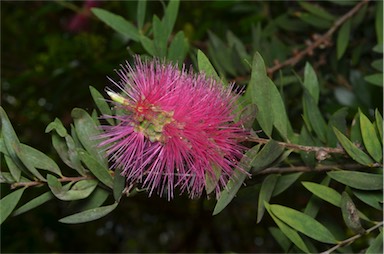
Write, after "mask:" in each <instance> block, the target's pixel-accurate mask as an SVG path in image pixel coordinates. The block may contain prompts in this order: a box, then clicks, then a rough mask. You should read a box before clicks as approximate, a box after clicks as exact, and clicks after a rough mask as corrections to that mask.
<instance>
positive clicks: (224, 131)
mask: <svg viewBox="0 0 384 254" xmlns="http://www.w3.org/2000/svg"><path fill="white" fill-rule="evenodd" d="M121 67H122V68H121V69H120V70H118V71H117V73H118V75H119V77H120V79H121V80H120V81H118V82H114V81H113V80H111V81H112V82H113V84H114V85H115V86H116V87H117V88H118V89H119V90H121V91H119V93H116V92H113V91H112V90H108V95H109V96H110V97H111V99H112V100H113V102H114V104H115V106H116V107H117V108H118V109H119V110H117V112H123V113H116V115H114V116H106V117H113V118H115V119H116V120H117V122H118V124H117V125H116V126H103V129H104V133H103V134H102V136H101V137H102V138H103V141H102V142H101V144H100V146H103V147H104V146H105V147H106V151H107V155H108V156H109V158H110V160H111V161H112V162H113V163H112V166H111V167H112V168H117V167H119V168H121V169H122V175H124V176H125V177H126V180H127V182H128V183H130V184H133V183H141V184H142V187H144V188H147V189H148V190H149V194H150V195H151V194H152V193H153V192H154V191H156V192H157V193H158V194H160V195H163V194H166V195H167V197H168V199H171V198H173V194H174V188H178V189H180V191H181V192H184V191H186V192H188V193H189V195H190V197H191V198H195V197H199V196H201V194H202V192H203V191H204V188H205V187H206V182H207V180H208V179H207V178H210V180H211V182H212V179H213V182H214V183H215V184H216V186H215V187H214V190H215V191H216V197H218V195H219V193H220V191H221V189H222V188H225V186H226V184H227V182H228V180H229V179H230V178H231V177H232V175H233V171H234V169H235V168H239V166H238V162H239V160H240V159H241V158H242V156H243V151H244V149H245V148H244V147H243V146H241V145H240V144H239V141H241V140H242V139H243V138H244V136H245V135H246V132H245V131H244V130H243V128H242V127H241V124H239V123H236V122H234V117H235V115H234V109H235V104H234V103H235V100H236V99H237V96H236V95H234V94H233V93H232V91H231V90H232V87H231V86H229V87H227V88H224V87H223V86H222V84H219V83H217V82H216V81H214V80H213V79H210V78H207V77H206V76H205V75H204V74H198V75H197V74H194V73H193V72H192V71H186V70H185V68H183V70H181V71H180V70H179V69H178V68H177V67H176V66H173V65H171V64H164V63H162V62H161V61H159V60H152V61H145V62H144V61H141V60H140V59H139V57H137V58H136V59H135V65H134V66H130V65H129V64H128V63H127V64H126V65H125V66H121ZM240 170H241V168H240ZM244 173H245V174H246V172H244Z"/></svg>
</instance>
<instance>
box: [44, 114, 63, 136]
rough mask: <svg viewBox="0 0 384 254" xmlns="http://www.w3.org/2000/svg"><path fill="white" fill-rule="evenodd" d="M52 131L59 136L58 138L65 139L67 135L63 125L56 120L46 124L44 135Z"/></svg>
mask: <svg viewBox="0 0 384 254" xmlns="http://www.w3.org/2000/svg"><path fill="white" fill-rule="evenodd" d="M52 130H55V131H56V132H57V134H59V135H60V137H65V136H67V135H68V133H67V130H66V129H65V127H64V125H63V123H62V122H61V121H60V119H58V118H55V121H53V122H51V123H50V124H48V126H47V128H45V133H48V132H51V131H52Z"/></svg>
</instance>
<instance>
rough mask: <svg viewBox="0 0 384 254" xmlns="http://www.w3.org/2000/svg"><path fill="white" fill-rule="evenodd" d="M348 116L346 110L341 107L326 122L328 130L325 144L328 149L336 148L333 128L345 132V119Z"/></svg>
mask: <svg viewBox="0 0 384 254" xmlns="http://www.w3.org/2000/svg"><path fill="white" fill-rule="evenodd" d="M347 115H348V108H347V107H343V108H341V109H339V110H337V111H336V112H335V113H333V114H332V116H331V118H330V119H329V121H328V129H327V141H328V142H327V143H328V145H329V146H330V147H336V146H337V138H336V135H335V133H334V131H333V127H335V128H337V129H338V130H341V131H342V132H344V133H345V132H346V131H347V121H346V117H347Z"/></svg>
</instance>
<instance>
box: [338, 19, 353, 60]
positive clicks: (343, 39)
mask: <svg viewBox="0 0 384 254" xmlns="http://www.w3.org/2000/svg"><path fill="white" fill-rule="evenodd" d="M351 25H352V21H351V20H350V19H349V20H347V21H346V22H345V23H344V24H343V25H342V26H341V28H340V30H339V32H338V33H337V41H336V52H337V60H340V59H341V58H342V57H343V55H344V53H345V50H346V49H347V47H348V43H349V37H350V33H351Z"/></svg>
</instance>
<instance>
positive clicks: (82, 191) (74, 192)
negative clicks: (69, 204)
mask: <svg viewBox="0 0 384 254" xmlns="http://www.w3.org/2000/svg"><path fill="white" fill-rule="evenodd" d="M97 183H98V181H96V180H81V181H78V182H76V183H75V184H74V185H73V187H72V188H71V189H70V190H69V191H63V192H61V193H60V194H58V195H56V197H58V198H59V199H61V200H64V201H70V200H79V199H84V198H87V197H88V196H89V195H91V193H92V192H93V191H94V190H95V188H96V186H97Z"/></svg>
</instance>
